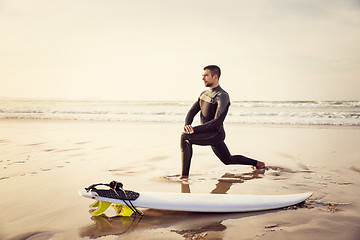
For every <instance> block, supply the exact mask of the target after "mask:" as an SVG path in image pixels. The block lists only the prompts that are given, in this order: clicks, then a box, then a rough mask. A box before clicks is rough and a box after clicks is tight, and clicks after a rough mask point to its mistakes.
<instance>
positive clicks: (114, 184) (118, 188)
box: [85, 181, 144, 216]
mask: <svg viewBox="0 0 360 240" xmlns="http://www.w3.org/2000/svg"><path fill="white" fill-rule="evenodd" d="M97 186H107V187H109V188H110V189H111V190H113V191H114V192H115V194H116V195H118V196H119V198H120V199H121V200H122V201H123V202H124V203H125V204H126V206H128V208H130V209H131V211H133V212H134V213H135V214H139V215H140V216H144V213H142V212H140V211H139V210H137V209H136V208H135V206H134V205H133V203H132V202H131V200H130V199H129V198H128V196H127V194H126V192H125V190H124V189H123V184H122V183H121V182H117V181H112V182H110V183H109V184H106V183H97V184H93V185H90V186H89V187H87V188H85V190H86V191H87V192H88V191H91V190H96V187H97ZM117 191H121V192H122V193H123V194H124V196H125V199H127V201H129V203H130V205H131V206H130V205H129V204H128V203H127V202H126V201H125V200H124V199H123V197H121V196H120V195H119V193H118V192H117Z"/></svg>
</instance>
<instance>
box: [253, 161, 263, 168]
mask: <svg viewBox="0 0 360 240" xmlns="http://www.w3.org/2000/svg"><path fill="white" fill-rule="evenodd" d="M255 167H256V169H265V163H264V162H260V161H258V162H257V163H256V166H255Z"/></svg>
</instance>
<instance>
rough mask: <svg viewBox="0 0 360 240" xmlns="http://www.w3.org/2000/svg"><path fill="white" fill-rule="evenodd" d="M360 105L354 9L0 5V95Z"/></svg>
mask: <svg viewBox="0 0 360 240" xmlns="http://www.w3.org/2000/svg"><path fill="white" fill-rule="evenodd" d="M208 64H217V65H219V66H220V67H221V68H222V71H223V75H222V77H221V79H220V84H221V85H222V87H223V88H224V89H225V90H227V91H228V92H229V93H230V97H231V100H232V101H235V100H360V1H359V0H317V1H310V0H291V1H290V0H259V1H257V0H254V1H245V0H243V1H242V0H217V1H214V0H131V1H125V0H106V1H102V0H101V1H100V0H51V1H50V0H31V1H29V0H0V97H26V98H28V97H36V98H75V99H84V98H86V99H89V98H91V99H119V100H164V101H166V100H195V99H196V98H197V97H198V96H199V94H200V92H201V91H202V90H204V89H205V88H204V86H203V83H202V81H201V74H202V68H203V67H204V66H206V65H208Z"/></svg>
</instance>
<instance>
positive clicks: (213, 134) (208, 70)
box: [181, 65, 265, 179]
mask: <svg viewBox="0 0 360 240" xmlns="http://www.w3.org/2000/svg"><path fill="white" fill-rule="evenodd" d="M220 75H221V70H220V68H219V67H218V66H215V65H209V66H206V67H205V68H204V73H203V75H202V77H203V78H202V80H203V81H204V84H205V87H208V88H209V90H207V91H204V92H202V93H201V94H200V97H199V98H198V100H197V101H196V102H195V103H194V105H193V106H192V107H191V109H190V110H189V112H188V113H187V115H186V118H185V126H184V131H183V133H182V135H181V158H182V174H181V179H187V178H188V177H189V170H190V163H191V157H192V152H193V151H192V145H193V144H195V145H202V146H211V148H212V150H213V151H214V153H215V155H216V156H217V157H218V158H219V159H220V160H221V161H222V162H223V163H224V164H226V165H229V164H243V165H252V166H255V167H256V168H257V169H263V168H265V163H263V162H260V161H257V160H254V159H251V158H247V157H244V156H241V155H231V154H230V152H229V150H228V148H227V147H226V145H225V142H224V139H225V131H224V127H223V122H224V119H225V117H226V114H227V112H228V109H229V106H230V98H229V94H228V93H227V92H225V91H224V90H223V89H222V88H221V87H220V85H219V78H220ZM199 111H200V120H201V125H199V126H195V127H192V126H191V124H192V122H193V119H194V117H195V115H196V114H197V113H198V112H199Z"/></svg>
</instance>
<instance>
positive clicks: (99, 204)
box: [90, 201, 112, 216]
mask: <svg viewBox="0 0 360 240" xmlns="http://www.w3.org/2000/svg"><path fill="white" fill-rule="evenodd" d="M111 204H112V203H109V202H103V201H96V202H95V203H94V204H92V205H90V207H92V208H97V209H95V211H93V212H91V214H92V215H94V216H99V215H101V214H103V213H104V212H105V211H106V210H107V209H108V208H109V207H110V205H111Z"/></svg>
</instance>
